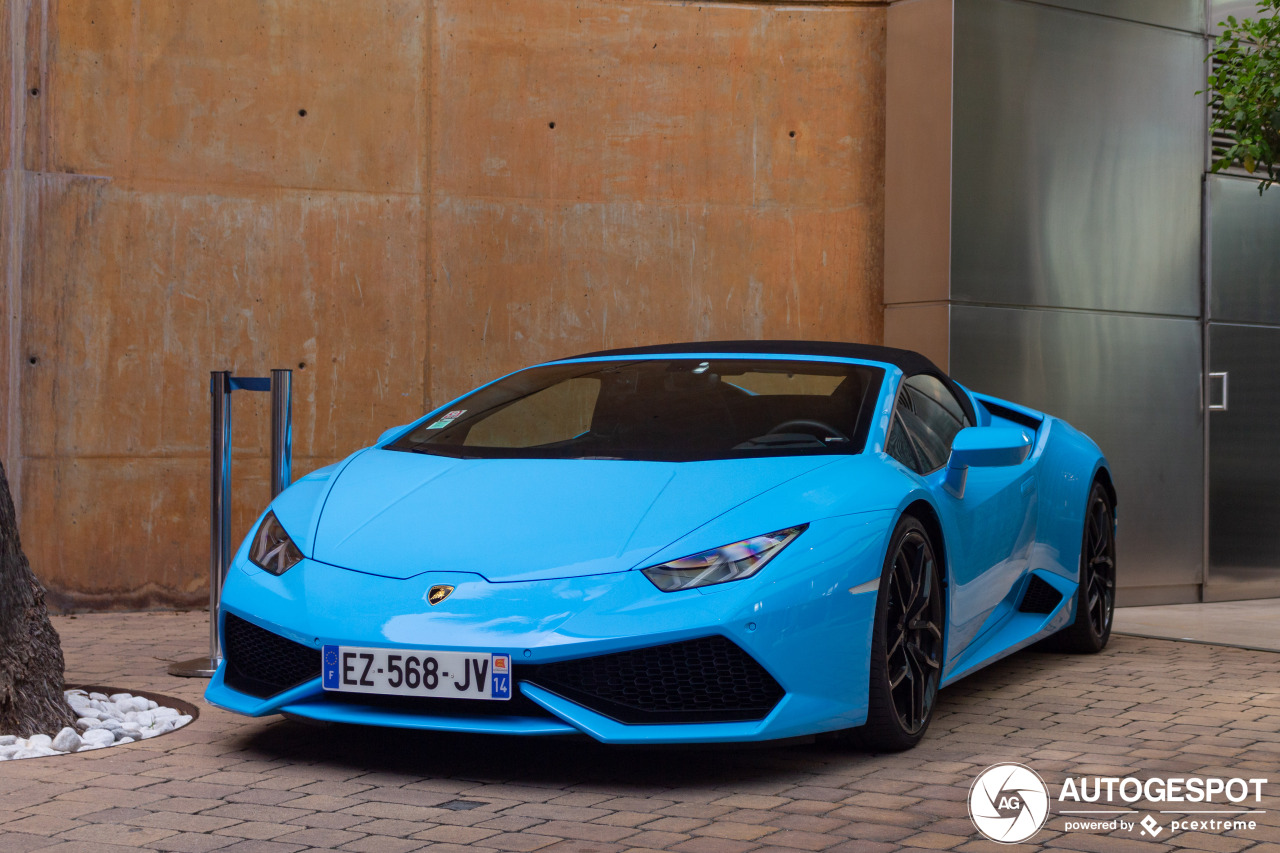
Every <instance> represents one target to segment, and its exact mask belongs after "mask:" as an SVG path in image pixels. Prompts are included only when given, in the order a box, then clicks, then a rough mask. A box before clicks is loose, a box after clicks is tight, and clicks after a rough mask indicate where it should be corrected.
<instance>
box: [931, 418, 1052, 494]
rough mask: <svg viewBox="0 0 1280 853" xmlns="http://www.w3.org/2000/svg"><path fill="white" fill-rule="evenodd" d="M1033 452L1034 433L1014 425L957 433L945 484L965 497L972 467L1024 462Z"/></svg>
mask: <svg viewBox="0 0 1280 853" xmlns="http://www.w3.org/2000/svg"><path fill="white" fill-rule="evenodd" d="M1030 453H1031V436H1029V435H1027V434H1026V432H1025V431H1024V430H1020V429H1013V428H1011V427H967V428H965V429H962V430H960V432H958V433H956V438H955V441H953V442H952V444H951V458H950V459H948V460H947V475H946V478H945V479H944V480H943V481H942V487H943V488H944V489H946V490H947V491H948V492H950V493H951V494H952V495H953V496H955V497H956V498H963V497H964V484H965V481H966V480H967V479H968V476H969V469H970V468H999V467H1004V466H1009V465H1021V464H1022V463H1023V462H1025V461H1026V460H1027V456H1028V454H1030Z"/></svg>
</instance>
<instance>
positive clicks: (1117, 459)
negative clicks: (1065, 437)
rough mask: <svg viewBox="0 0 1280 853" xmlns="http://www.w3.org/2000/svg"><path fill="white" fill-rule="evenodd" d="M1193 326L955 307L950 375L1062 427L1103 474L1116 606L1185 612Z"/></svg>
mask: <svg viewBox="0 0 1280 853" xmlns="http://www.w3.org/2000/svg"><path fill="white" fill-rule="evenodd" d="M1200 361H1201V349H1200V323H1199V321H1197V320H1195V319H1182V318H1169V317H1150V316H1142V315H1125V314H1104V313H1095V312H1086V311H1055V310H1030V309H1010V308H993V307H986V306H983V307H978V306H968V305H956V306H955V307H953V308H952V345H951V373H952V375H953V376H955V378H956V379H957V380H959V381H960V382H963V383H965V384H966V385H969V386H970V387H972V388H974V389H975V390H978V391H982V392H985V393H988V394H994V395H996V396H997V397H1005V398H1007V399H1010V400H1016V401H1017V402H1019V403H1023V404H1025V405H1028V406H1031V407H1033V408H1036V409H1040V410H1042V411H1045V412H1048V413H1050V414H1053V415H1059V416H1061V417H1064V418H1066V419H1067V420H1068V421H1069V422H1070V423H1071V424H1072V425H1073V426H1076V427H1079V428H1080V429H1082V430H1084V431H1085V432H1086V433H1088V434H1089V436H1090V437H1092V438H1093V440H1094V441H1096V442H1097V443H1098V446H1099V447H1101V448H1102V452H1103V453H1105V454H1106V455H1107V458H1108V460H1109V461H1110V462H1111V466H1112V474H1113V476H1114V477H1115V484H1116V489H1117V490H1118V491H1119V493H1120V494H1119V498H1120V500H1119V507H1118V509H1119V519H1120V524H1119V530H1118V537H1117V541H1116V546H1117V548H1118V549H1119V555H1118V565H1119V567H1120V568H1119V577H1118V579H1117V580H1118V584H1119V592H1118V602H1119V603H1120V604H1121V605H1140V604H1155V603H1161V604H1165V603H1174V602H1189V601H1196V600H1197V599H1198V597H1199V594H1200V582H1201V578H1202V576H1203V557H1202V555H1203V548H1204V538H1203V529H1204V528H1203V520H1204V467H1203V461H1202V460H1203V453H1204V443H1203V441H1204V434H1203V426H1202V422H1201V419H1200Z"/></svg>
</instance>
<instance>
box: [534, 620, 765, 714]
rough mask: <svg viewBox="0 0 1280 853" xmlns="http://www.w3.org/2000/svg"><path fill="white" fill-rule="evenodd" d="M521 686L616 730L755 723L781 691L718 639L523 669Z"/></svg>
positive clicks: (748, 660) (752, 661)
mask: <svg viewBox="0 0 1280 853" xmlns="http://www.w3.org/2000/svg"><path fill="white" fill-rule="evenodd" d="M522 680H525V681H528V682H531V683H533V684H536V685H538V686H539V687H542V688H544V689H546V690H549V691H551V692H552V693H555V694H556V695H558V696H562V697H563V698H565V699H568V700H569V701H571V702H576V703H577V704H579V705H583V706H585V707H587V708H590V709H591V710H593V711H595V712H597V713H599V714H603V715H605V716H607V717H610V718H612V719H615V720H617V721H619V722H623V723H723V722H741V721H750V720H761V719H764V717H766V716H767V715H768V714H769V712H770V711H772V710H773V707H774V706H775V705H777V704H778V700H779V699H781V698H782V696H783V692H784V691H783V689H782V687H781V685H779V684H778V682H777V681H775V680H774V679H773V676H771V675H769V673H768V672H767V671H765V668H764V667H762V666H761V665H760V664H758V663H756V661H755V659H754V658H752V657H751V655H749V654H747V653H746V652H744V651H743V650H742V649H740V648H739V647H738V646H736V645H735V644H734V643H732V642H731V641H729V640H727V639H725V638H724V637H718V636H717V637H703V638H701V639H698V640H687V641H685V642H682V643H671V644H669V645H665V646H651V647H650V648H647V649H636V650H634V651H629V652H618V653H616V654H611V655H600V656H598V657H591V658H581V659H578V660H568V661H561V662H559V663H551V664H543V665H541V666H538V667H529V668H527V669H526V670H525V673H523V679H522Z"/></svg>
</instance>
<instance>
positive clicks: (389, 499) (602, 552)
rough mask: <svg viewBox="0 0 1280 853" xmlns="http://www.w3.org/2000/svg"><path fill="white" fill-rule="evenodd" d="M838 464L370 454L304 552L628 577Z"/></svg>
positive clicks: (490, 576)
mask: <svg viewBox="0 0 1280 853" xmlns="http://www.w3.org/2000/svg"><path fill="white" fill-rule="evenodd" d="M836 458H838V457H836ZM833 461H835V458H833V457H821V456H800V457H775V458H765V459H749V460H742V459H736V460H712V461H707V462H629V461H617V460H591V459H454V458H450V457H444V456H429V455H425V454H415V453H405V452H400V451H392V450H381V449H374V450H369V451H367V452H365V453H362V454H360V455H359V456H357V457H356V458H354V459H353V460H352V461H351V462H350V464H349V465H348V466H347V467H346V469H345V470H343V471H342V473H341V475H340V476H339V477H338V478H337V481H336V482H335V483H334V485H333V487H332V489H331V490H330V491H329V494H328V497H327V498H326V500H325V504H324V509H323V510H322V512H321V514H320V519H319V524H318V526H317V529H316V533H315V539H314V545H313V548H314V551H313V553H312V554H311V556H312V557H313V558H314V559H316V560H319V561H321V562H325V563H329V564H332V565H335V566H341V567H343V568H346V569H351V570H354V571H359V572H365V573H368V574H373V575H381V576H383V577H392V578H409V577H413V576H414V575H417V574H421V573H423V572H428V571H460V572H474V573H476V574H479V575H482V576H483V577H484V578H485V579H487V580H489V581H493V582H501V581H528V580H542V579H551V578H565V577H578V576H584V575H597V574H604V573H607V572H618V571H625V570H627V569H631V568H636V567H637V566H640V565H641V564H644V561H645V558H647V557H649V556H650V555H652V554H654V553H656V552H657V551H659V550H660V549H661V548H663V546H666V545H668V544H670V543H671V542H673V541H675V540H677V539H679V538H681V537H682V536H684V535H686V534H688V533H689V532H690V531H692V530H694V529H696V528H698V527H700V526H701V525H703V524H705V523H706V522H708V521H710V520H712V519H714V518H716V517H717V516H719V515H721V514H723V513H725V512H727V511H729V510H731V509H733V508H734V507H735V506H738V505H739V504H741V503H743V502H745V501H748V500H750V499H751V498H753V497H756V496H757V495H760V494H762V493H763V492H766V491H768V490H769V489H772V488H774V487H776V486H778V485H781V484H782V483H785V482H787V481H789V480H792V479H794V478H796V477H799V476H802V475H803V474H806V473H808V472H810V471H813V470H814V469H816V468H820V467H823V466H825V465H829V464H830V463H831V462H833ZM767 532H768V531H764V530H761V531H750V532H749V533H747V534H746V535H753V534H755V533H767ZM720 544H724V543H720Z"/></svg>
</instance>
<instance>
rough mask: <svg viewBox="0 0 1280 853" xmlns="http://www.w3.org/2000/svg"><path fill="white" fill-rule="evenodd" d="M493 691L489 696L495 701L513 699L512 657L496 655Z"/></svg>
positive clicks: (494, 659)
mask: <svg viewBox="0 0 1280 853" xmlns="http://www.w3.org/2000/svg"><path fill="white" fill-rule="evenodd" d="M490 672H492V673H493V680H492V682H491V685H492V689H491V690H490V692H489V695H490V696H492V697H493V698H494V699H510V698H511V655H494V656H493V665H492V667H491V669H490Z"/></svg>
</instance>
